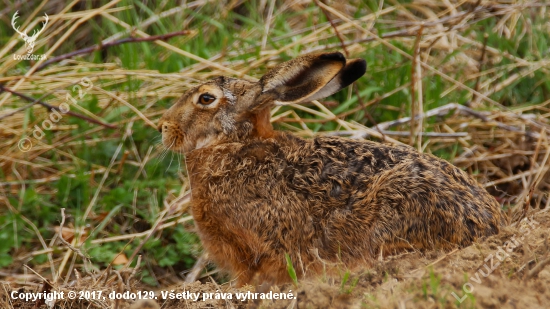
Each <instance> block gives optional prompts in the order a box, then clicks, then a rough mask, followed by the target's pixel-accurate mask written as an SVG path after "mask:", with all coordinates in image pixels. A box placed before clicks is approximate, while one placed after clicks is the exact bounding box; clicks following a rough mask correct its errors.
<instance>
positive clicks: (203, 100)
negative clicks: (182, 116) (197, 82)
mask: <svg viewBox="0 0 550 309" xmlns="http://www.w3.org/2000/svg"><path fill="white" fill-rule="evenodd" d="M215 100H216V97H215V96H213V95H211V94H209V93H203V94H201V96H200V97H199V103H200V104H202V105H208V104H210V103H212V102H214V101H215Z"/></svg>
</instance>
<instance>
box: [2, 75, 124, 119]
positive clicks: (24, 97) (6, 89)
mask: <svg viewBox="0 0 550 309" xmlns="http://www.w3.org/2000/svg"><path fill="white" fill-rule="evenodd" d="M3 91H6V92H9V93H11V94H14V95H16V96H18V97H20V98H22V99H25V100H27V101H29V102H32V104H36V103H38V104H40V105H42V106H44V107H45V108H47V109H48V110H49V111H52V110H55V111H61V110H60V108H59V107H57V106H53V105H50V104H48V103H45V102H43V101H42V100H40V99H34V98H31V97H29V96H27V95H24V94H22V93H20V92H17V91H14V90H11V89H9V88H6V87H4V86H3V85H1V84H0V92H3ZM28 107H30V106H24V108H28ZM19 110H20V109H18V111H19ZM65 114H67V115H71V116H73V117H77V118H80V119H82V120H86V121H88V122H91V123H95V124H98V125H101V126H104V127H106V128H109V129H116V128H117V126H115V125H112V124H108V123H105V122H102V121H98V120H95V119H93V118H90V117H88V116H84V115H81V114H78V113H75V112H72V111H67V112H66V113H65ZM10 115H11V114H10Z"/></svg>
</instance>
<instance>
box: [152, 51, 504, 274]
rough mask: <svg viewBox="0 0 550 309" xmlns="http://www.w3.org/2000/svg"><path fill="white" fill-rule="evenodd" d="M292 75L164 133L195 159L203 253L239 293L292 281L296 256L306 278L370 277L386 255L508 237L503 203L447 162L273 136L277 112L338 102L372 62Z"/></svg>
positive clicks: (214, 86) (339, 63)
mask: <svg viewBox="0 0 550 309" xmlns="http://www.w3.org/2000/svg"><path fill="white" fill-rule="evenodd" d="M290 64H291V65H289V63H285V64H282V65H280V66H278V67H276V68H275V69H273V70H272V71H271V72H269V73H268V74H266V75H265V76H264V77H263V78H262V79H261V80H260V81H259V82H258V83H252V82H248V81H243V80H238V79H229V78H224V77H220V78H217V79H214V80H213V81H210V82H207V83H206V84H203V85H201V86H199V87H197V88H194V89H192V90H190V91H189V92H188V93H187V94H185V95H184V96H183V97H182V98H181V99H180V100H179V101H178V102H177V103H176V104H175V105H174V106H173V107H172V108H171V109H170V110H169V111H167V112H166V113H165V115H164V116H163V118H162V119H161V121H160V124H159V128H160V130H161V131H162V133H163V142H164V144H165V145H166V146H167V147H170V148H171V149H173V150H175V151H180V152H184V153H185V154H186V162H187V167H188V170H189V176H190V181H191V187H192V211H193V217H194V219H195V222H196V225H197V228H198V231H199V235H200V237H201V240H202V242H203V245H204V248H205V249H206V250H207V251H208V252H209V254H210V256H211V257H212V259H213V260H214V261H215V262H216V263H217V264H218V265H219V266H220V267H222V268H224V269H226V270H228V271H229V272H230V273H231V274H233V275H234V276H236V277H238V282H239V284H245V283H251V282H252V281H254V280H256V281H257V283H262V282H268V283H281V282H285V281H288V280H289V276H288V272H287V269H286V261H285V258H284V254H285V253H288V254H289V255H290V257H291V259H292V261H293V263H294V266H295V268H296V269H297V272H298V275H300V276H302V275H304V274H313V273H316V272H318V271H320V270H321V267H322V263H323V262H322V261H324V262H343V263H345V264H346V265H348V266H355V265H368V264H369V262H371V261H372V260H373V259H375V258H376V257H377V256H378V255H379V254H381V253H382V254H384V255H387V254H393V253H396V252H400V251H403V250H411V249H420V250H422V249H451V248H454V247H456V246H463V245H467V244H470V243H471V242H472V241H474V240H475V239H477V238H479V237H481V236H486V235H491V234H495V233H497V232H498V231H499V227H500V225H501V224H502V222H503V215H502V212H501V210H500V205H499V204H498V203H497V201H496V200H495V199H494V198H493V197H492V196H490V195H489V194H488V193H487V192H486V191H485V190H484V189H483V188H482V187H481V186H480V185H479V184H478V183H477V182H476V181H475V180H474V179H472V178H471V177H470V176H469V175H467V174H466V173H465V172H463V171H462V170H460V169H458V168H457V167H455V166H453V165H451V164H450V163H448V162H446V161H444V160H442V159H439V158H436V157H434V156H432V155H428V154H420V153H418V152H416V151H415V150H414V149H413V148H410V147H406V146H387V145H382V144H379V143H375V142H371V141H354V140H349V139H344V138H337V137H316V138H313V139H302V138H299V137H296V136H294V135H292V134H290V133H285V132H277V131H274V130H273V129H272V127H271V124H270V122H269V108H270V107H271V106H272V105H273V104H274V102H275V101H278V102H282V103H285V102H300V99H299V98H304V99H311V98H316V96H318V95H322V96H328V95H330V94H332V93H333V92H335V91H337V90H339V89H341V88H342V87H345V86H347V85H348V84H349V83H351V82H353V81H354V80H355V79H357V78H358V77H360V76H361V75H363V73H364V72H365V64H364V61H362V60H357V59H355V60H351V61H347V62H346V61H345V59H344V58H343V56H341V54H339V53H324V54H313V55H306V56H304V57H301V58H297V59H294V60H292V62H291V63H290ZM335 68H339V69H338V70H337V69H335ZM310 72H313V73H311V74H309V73H310ZM350 76H351V77H350ZM310 80H312V81H311V82H310ZM289 83H290V84H289ZM266 85H268V86H266ZM335 85H338V87H336V86H335ZM266 87H267V89H266ZM205 89H206V90H205ZM200 91H208V93H211V92H216V93H221V94H222V95H221V97H220V98H219V100H220V101H216V102H214V103H213V104H214V105H213V106H216V108H208V107H204V106H200V104H197V103H196V101H193V100H192V99H191V98H193V97H196V96H197V95H196V94H197V93H198V92H200ZM285 91H287V92H288V91H291V92H292V93H285ZM228 93H230V94H228ZM319 93H321V94H319ZM228 95H230V96H233V98H232V102H228V101H227V100H226V99H224V98H225V97H226V96H228ZM285 98H286V99H285ZM229 127H230V128H229ZM228 128H229V129H228ZM201 141H202V142H201ZM204 141H206V142H204ZM321 260H322V261H321Z"/></svg>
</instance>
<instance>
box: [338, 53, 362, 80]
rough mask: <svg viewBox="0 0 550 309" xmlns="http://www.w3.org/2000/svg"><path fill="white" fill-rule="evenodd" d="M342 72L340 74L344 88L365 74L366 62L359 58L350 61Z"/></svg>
mask: <svg viewBox="0 0 550 309" xmlns="http://www.w3.org/2000/svg"><path fill="white" fill-rule="evenodd" d="M342 70H343V72H341V74H340V75H341V76H342V87H345V86H348V85H349V84H351V83H353V82H354V81H356V80H358V79H359V78H360V77H361V76H363V75H364V74H365V72H366V71H367V62H366V61H365V59H361V58H357V59H351V60H349V61H348V62H347V63H346V66H345V67H344V68H343V69H342Z"/></svg>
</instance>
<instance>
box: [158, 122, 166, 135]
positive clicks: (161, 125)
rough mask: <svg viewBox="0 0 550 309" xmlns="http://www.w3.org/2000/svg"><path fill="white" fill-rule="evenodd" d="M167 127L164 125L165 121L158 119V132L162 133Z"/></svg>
mask: <svg viewBox="0 0 550 309" xmlns="http://www.w3.org/2000/svg"><path fill="white" fill-rule="evenodd" d="M167 128H168V126H167V125H166V121H164V120H161V121H159V125H158V128H157V129H158V130H159V132H160V133H162V131H163V130H166V129H167Z"/></svg>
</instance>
